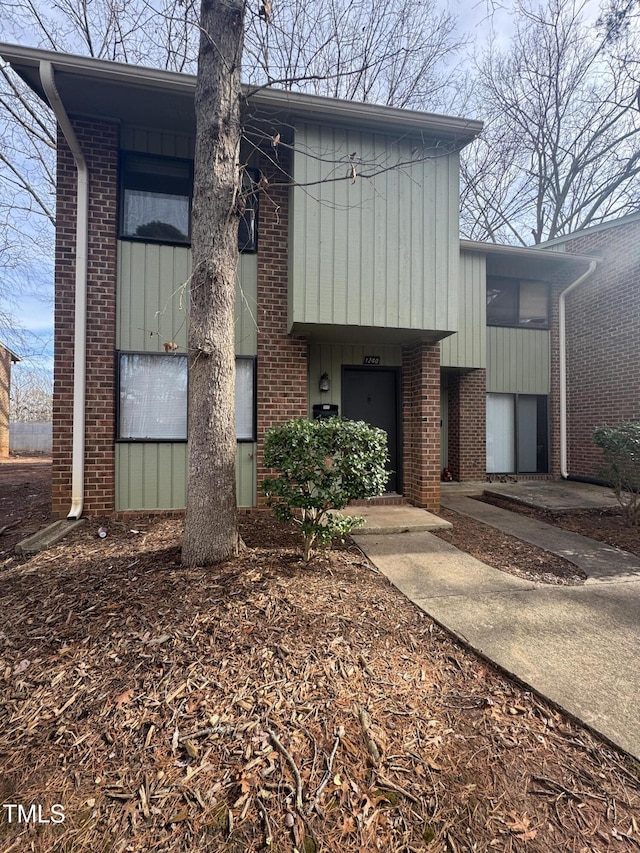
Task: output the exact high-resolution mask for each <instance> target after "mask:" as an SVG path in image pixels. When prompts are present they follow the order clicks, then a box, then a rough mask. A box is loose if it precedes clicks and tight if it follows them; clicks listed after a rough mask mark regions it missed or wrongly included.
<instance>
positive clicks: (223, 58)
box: [182, 0, 244, 566]
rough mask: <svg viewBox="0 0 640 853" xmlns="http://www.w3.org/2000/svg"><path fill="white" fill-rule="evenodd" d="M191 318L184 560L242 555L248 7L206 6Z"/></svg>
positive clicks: (236, 1)
mask: <svg viewBox="0 0 640 853" xmlns="http://www.w3.org/2000/svg"><path fill="white" fill-rule="evenodd" d="M200 26H201V36H200V52H199V56H198V81H197V85H196V100H195V109H196V150H195V166H194V168H195V175H194V193H193V212H192V240H191V245H192V252H193V274H192V279H191V315H190V319H189V344H188V349H189V450H188V453H189V469H188V483H187V514H186V520H185V531H184V540H183V545H182V561H183V563H185V564H186V565H190V566H193V565H205V564H210V563H216V562H219V561H221V560H224V559H226V558H227V557H229V556H231V555H232V554H233V553H234V552H235V550H236V547H237V533H236V488H235V484H236V479H235V466H236V437H235V417H234V396H235V355H234V297H235V279H236V268H237V263H238V219H239V213H240V205H239V189H240V171H239V158H240V138H241V89H240V58H241V55H242V47H243V39H244V3H243V0H226V2H225V1H224V0H202V5H201V11H200Z"/></svg>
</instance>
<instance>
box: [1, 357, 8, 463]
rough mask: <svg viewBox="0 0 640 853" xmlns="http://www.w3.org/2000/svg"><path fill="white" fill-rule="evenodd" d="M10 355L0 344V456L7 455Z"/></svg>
mask: <svg viewBox="0 0 640 853" xmlns="http://www.w3.org/2000/svg"><path fill="white" fill-rule="evenodd" d="M10 388H11V355H10V353H9V352H8V351H7V350H6V349H5V348H4V347H3V346H2V344H0V457H2V456H8V455H9V391H10Z"/></svg>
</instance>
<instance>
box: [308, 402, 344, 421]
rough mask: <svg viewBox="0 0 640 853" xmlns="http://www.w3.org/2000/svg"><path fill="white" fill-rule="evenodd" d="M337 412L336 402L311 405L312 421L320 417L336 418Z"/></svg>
mask: <svg viewBox="0 0 640 853" xmlns="http://www.w3.org/2000/svg"><path fill="white" fill-rule="evenodd" d="M338 414H339V412H338V405H337V403H315V404H314V406H313V419H314V421H317V420H319V419H320V418H337V417H338Z"/></svg>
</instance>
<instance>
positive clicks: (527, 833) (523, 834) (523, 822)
mask: <svg viewBox="0 0 640 853" xmlns="http://www.w3.org/2000/svg"><path fill="white" fill-rule="evenodd" d="M504 823H505V826H506V827H507V828H508V829H509V830H510V831H511V832H512V833H513V834H514V835H515V836H517V837H518V838H520V839H522V840H523V841H531V840H532V839H534V838H535V837H536V835H537V834H538V830H537V829H531V820H530V819H529V817H528V815H527V813H526V812H525V813H524V814H523V815H522V817H519V816H518V814H517V812H515V811H510V812H509V813H508V816H507V819H506V820H505V822H504Z"/></svg>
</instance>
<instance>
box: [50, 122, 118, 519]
mask: <svg viewBox="0 0 640 853" xmlns="http://www.w3.org/2000/svg"><path fill="white" fill-rule="evenodd" d="M74 129H75V131H76V134H77V136H78V140H79V143H80V146H81V149H82V151H83V152H84V155H85V157H86V160H87V165H88V168H89V187H90V205H89V266H88V279H87V335H86V340H87V382H86V405H85V425H86V437H85V513H86V514H87V515H98V514H103V513H110V512H112V511H113V508H114V464H115V463H114V419H115V410H114V407H115V361H114V360H115V322H116V319H115V318H116V249H117V246H116V237H117V186H118V183H117V177H118V127H117V125H114V124H108V123H106V122H98V121H85V120H83V121H74ZM57 168H58V195H57V225H56V262H55V280H56V299H55V367H54V392H53V423H54V426H53V481H52V505H53V512H54V514H56V515H66V513H67V512H68V510H69V508H70V504H71V448H72V422H73V350H74V313H75V307H74V306H75V233H76V232H75V228H76V183H77V181H76V169H75V165H74V162H73V157H72V155H71V152H70V150H69V148H68V146H67V144H66V142H65V140H64V138H63V137H62V135H61V134H59V138H58V164H57Z"/></svg>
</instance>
